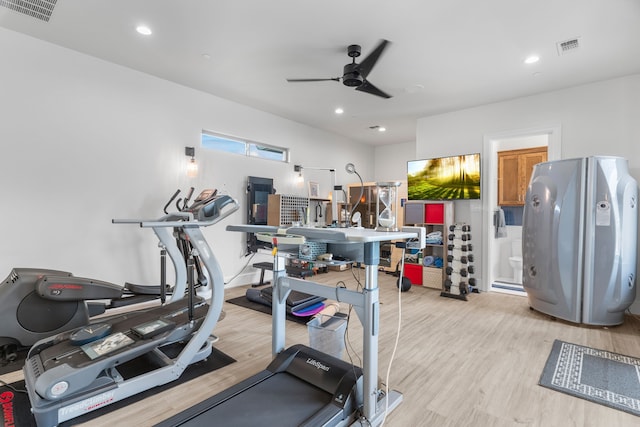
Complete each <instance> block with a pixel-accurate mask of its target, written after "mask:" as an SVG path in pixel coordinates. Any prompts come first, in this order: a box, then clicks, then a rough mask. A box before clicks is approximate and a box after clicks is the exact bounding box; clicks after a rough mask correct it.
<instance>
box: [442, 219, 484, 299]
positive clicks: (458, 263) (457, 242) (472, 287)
mask: <svg viewBox="0 0 640 427" xmlns="http://www.w3.org/2000/svg"><path fill="white" fill-rule="evenodd" d="M473 261H474V256H473V244H472V243H471V226H470V225H467V224H465V223H456V224H452V225H450V226H449V234H448V236H447V268H446V269H445V273H446V275H447V278H446V279H445V281H444V286H443V289H442V292H440V296H443V297H449V298H455V299H461V300H464V301H467V295H468V294H470V293H471V292H476V293H477V292H478V290H477V288H476V279H475V278H474V277H472V276H473V274H474V273H475V267H474V266H473Z"/></svg>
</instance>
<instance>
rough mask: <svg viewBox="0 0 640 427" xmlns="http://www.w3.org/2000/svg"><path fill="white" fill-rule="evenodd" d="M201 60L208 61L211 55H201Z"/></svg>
mask: <svg viewBox="0 0 640 427" xmlns="http://www.w3.org/2000/svg"><path fill="white" fill-rule="evenodd" d="M202 59H206V60H209V59H211V55H209V54H208V53H203V54H202Z"/></svg>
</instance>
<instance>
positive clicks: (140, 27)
mask: <svg viewBox="0 0 640 427" xmlns="http://www.w3.org/2000/svg"><path fill="white" fill-rule="evenodd" d="M136 31H137V32H139V33H140V34H142V35H144V36H149V35H151V33H152V31H151V28H149V27H147V26H146V25H138V26H137V27H136Z"/></svg>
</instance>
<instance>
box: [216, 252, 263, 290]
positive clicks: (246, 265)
mask: <svg viewBox="0 0 640 427" xmlns="http://www.w3.org/2000/svg"><path fill="white" fill-rule="evenodd" d="M256 253H257V252H254V253H253V254H251V256H250V257H249V259H248V260H247V262H246V263H245V264H244V265H243V266H242V268H241V269H240V271H238V273H237V274H236V275H235V276H233V277H232V278H231V279H229V280H227V281H226V282H225V283H224V284H225V285H228V284H229V283H231V282H233V281H234V280H235V279H236V278H237V277H238V276H239V275H241V274H242V272H243V271H244V269H245V268H247V267H248V266H249V263H250V262H251V260H252V259H253V257H255V256H256Z"/></svg>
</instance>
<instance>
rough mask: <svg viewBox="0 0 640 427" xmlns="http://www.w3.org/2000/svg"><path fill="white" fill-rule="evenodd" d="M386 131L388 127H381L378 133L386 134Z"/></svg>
mask: <svg viewBox="0 0 640 427" xmlns="http://www.w3.org/2000/svg"><path fill="white" fill-rule="evenodd" d="M386 131H387V128H386V127H384V126H379V127H378V132H386Z"/></svg>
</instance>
